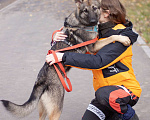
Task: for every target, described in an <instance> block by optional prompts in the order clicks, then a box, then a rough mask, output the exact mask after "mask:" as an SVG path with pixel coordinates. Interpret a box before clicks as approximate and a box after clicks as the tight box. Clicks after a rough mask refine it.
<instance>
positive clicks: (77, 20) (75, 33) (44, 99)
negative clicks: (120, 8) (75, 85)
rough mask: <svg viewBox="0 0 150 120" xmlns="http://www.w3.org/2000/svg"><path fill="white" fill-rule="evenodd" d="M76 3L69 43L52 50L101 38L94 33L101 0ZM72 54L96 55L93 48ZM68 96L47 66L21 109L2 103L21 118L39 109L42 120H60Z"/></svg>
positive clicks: (68, 22) (69, 21)
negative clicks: (87, 53)
mask: <svg viewBox="0 0 150 120" xmlns="http://www.w3.org/2000/svg"><path fill="white" fill-rule="evenodd" d="M75 3H76V6H77V7H76V10H75V11H73V12H72V13H71V14H70V15H69V16H68V17H67V18H66V19H65V22H64V26H65V34H66V35H67V36H68V37H67V38H66V40H65V41H60V42H56V44H54V45H53V46H52V48H51V49H52V50H58V49H62V48H65V47H68V46H72V45H76V44H78V43H82V42H85V41H88V40H91V39H94V38H95V37H96V36H97V32H94V31H90V30H91V29H94V26H95V25H97V23H98V20H99V17H100V0H75ZM71 51H72V52H78V53H86V52H87V51H89V52H93V44H91V45H87V46H85V47H80V48H77V49H74V50H71ZM62 64H63V63H62ZM56 66H57V65H56ZM63 66H64V65H63ZM64 67H65V71H66V72H68V71H69V70H70V67H68V66H64ZM64 93H65V90H64V88H63V86H62V83H61V82H60V80H59V77H58V75H57V73H56V71H55V69H54V66H50V65H49V64H48V63H46V62H45V64H44V65H43V67H42V68H41V70H40V72H39V74H38V76H37V80H36V82H35V84H34V87H33V91H32V93H31V95H30V97H29V99H28V101H27V102H25V103H24V104H23V105H17V104H15V103H12V102H10V101H7V100H1V102H2V103H3V105H4V107H5V108H6V110H8V111H9V112H10V113H12V114H13V115H15V116H17V117H25V116H27V115H28V114H30V113H31V112H32V111H33V110H34V109H35V108H36V107H37V106H39V120H45V118H46V116H48V118H49V120H59V118H60V115H61V112H62V108H63V101H64Z"/></svg>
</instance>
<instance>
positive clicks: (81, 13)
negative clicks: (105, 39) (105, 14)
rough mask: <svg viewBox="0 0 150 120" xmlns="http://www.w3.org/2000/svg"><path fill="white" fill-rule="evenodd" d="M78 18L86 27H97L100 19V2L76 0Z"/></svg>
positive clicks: (96, 0)
mask: <svg viewBox="0 0 150 120" xmlns="http://www.w3.org/2000/svg"><path fill="white" fill-rule="evenodd" d="M75 3H76V5H77V11H76V17H77V19H78V20H79V21H80V23H81V24H83V25H85V26H95V25H96V24H97V23H98V20H99V17H100V0H75Z"/></svg>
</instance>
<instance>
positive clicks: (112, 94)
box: [82, 86, 139, 120]
mask: <svg viewBox="0 0 150 120" xmlns="http://www.w3.org/2000/svg"><path fill="white" fill-rule="evenodd" d="M138 99H139V98H138V97H136V96H135V95H134V94H133V93H132V92H131V91H130V90H127V89H126V88H125V87H124V86H105V87H102V88H99V89H98V90H97V91H96V92H95V99H93V100H92V101H91V103H90V104H89V106H88V108H87V110H86V112H85V114H84V116H83V118H82V120H109V119H110V120H115V118H113V119H112V117H115V115H116V114H118V113H120V114H124V113H126V112H127V110H128V107H127V104H129V105H130V106H134V105H135V104H136V103H137V101H138Z"/></svg>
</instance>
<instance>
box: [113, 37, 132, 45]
mask: <svg viewBox="0 0 150 120" xmlns="http://www.w3.org/2000/svg"><path fill="white" fill-rule="evenodd" d="M113 38H114V39H115V40H116V41H118V42H121V43H122V44H123V45H124V46H129V45H130V44H131V40H130V39H129V38H128V37H127V36H122V35H113Z"/></svg>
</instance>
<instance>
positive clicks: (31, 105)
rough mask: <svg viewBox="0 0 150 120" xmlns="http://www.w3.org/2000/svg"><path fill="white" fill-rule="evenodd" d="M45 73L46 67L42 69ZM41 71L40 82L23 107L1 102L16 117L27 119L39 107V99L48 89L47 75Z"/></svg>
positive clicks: (38, 81)
mask: <svg viewBox="0 0 150 120" xmlns="http://www.w3.org/2000/svg"><path fill="white" fill-rule="evenodd" d="M42 69H43V70H44V71H45V72H47V71H46V70H45V69H44V66H43V68H42ZM43 70H41V71H40V73H39V75H38V80H37V81H36V83H35V85H34V87H33V91H32V93H31V95H30V98H29V99H28V101H27V102H25V103H24V104H23V105H17V104H15V103H12V102H10V101H7V100H1V102H2V103H3V105H4V107H5V108H6V110H8V111H9V112H10V113H12V114H13V115H15V116H16V117H25V116H27V115H28V114H30V113H31V112H32V111H33V110H34V109H35V108H36V106H37V104H38V102H39V99H40V97H41V95H42V93H43V92H44V90H45V88H46V81H45V80H46V74H45V72H44V71H43Z"/></svg>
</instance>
